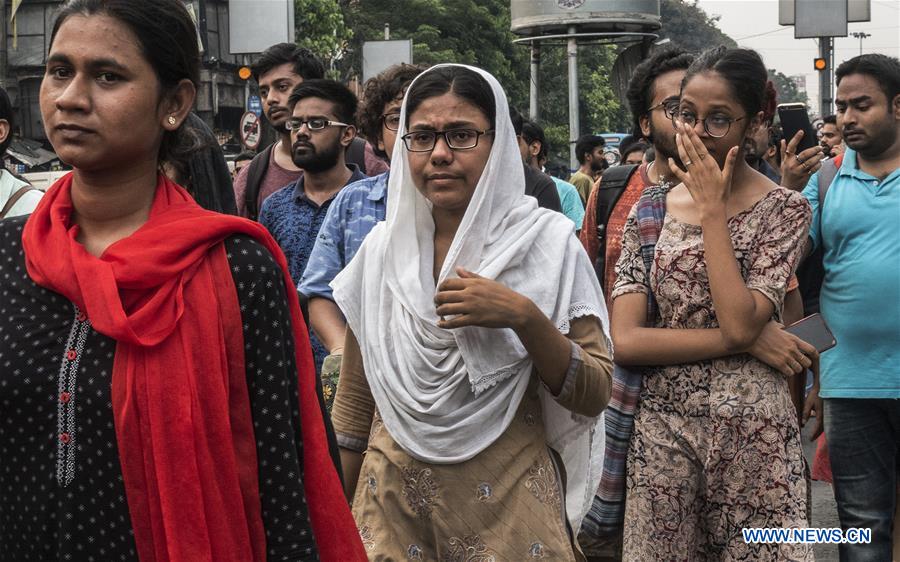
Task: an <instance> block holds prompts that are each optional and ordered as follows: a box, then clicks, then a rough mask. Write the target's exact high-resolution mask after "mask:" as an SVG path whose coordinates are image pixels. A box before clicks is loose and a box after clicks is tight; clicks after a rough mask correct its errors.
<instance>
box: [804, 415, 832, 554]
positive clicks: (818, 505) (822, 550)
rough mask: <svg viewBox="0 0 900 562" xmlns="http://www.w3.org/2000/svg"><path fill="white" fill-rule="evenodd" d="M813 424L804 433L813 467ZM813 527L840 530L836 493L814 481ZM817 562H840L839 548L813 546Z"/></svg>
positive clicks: (830, 545)
mask: <svg viewBox="0 0 900 562" xmlns="http://www.w3.org/2000/svg"><path fill="white" fill-rule="evenodd" d="M811 426H812V424H811V423H807V424H806V428H805V430H804V432H803V452H804V454H806V460H807V461H808V462H809V464H810V467H812V460H813V455H814V454H815V452H816V444H815V443H812V442H810V441H809V433H810V430H811ZM811 526H812V527H825V528H828V529H831V528H840V526H841V524H840V521H838V515H837V506H836V505H835V503H834V492H833V491H832V489H831V484H828V483H827V482H817V481H815V480H813V481H812V525H811ZM813 553H814V554H815V556H816V562H838V547H837V545H834V544H817V545H813Z"/></svg>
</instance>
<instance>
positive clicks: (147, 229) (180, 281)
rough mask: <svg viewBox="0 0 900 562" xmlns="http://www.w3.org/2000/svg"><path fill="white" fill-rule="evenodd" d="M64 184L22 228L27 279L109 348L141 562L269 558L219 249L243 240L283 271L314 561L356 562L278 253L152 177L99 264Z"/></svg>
mask: <svg viewBox="0 0 900 562" xmlns="http://www.w3.org/2000/svg"><path fill="white" fill-rule="evenodd" d="M72 178H73V176H72V175H71V174H70V175H67V176H65V177H64V178H62V179H60V180H59V181H58V182H56V184H54V185H53V187H51V188H50V189H49V190H48V192H47V194H46V196H45V197H44V198H43V199H42V201H41V203H40V205H39V206H38V208H37V209H36V210H35V211H34V213H33V214H32V215H31V217H30V218H29V220H28V222H27V224H26V225H25V230H24V233H23V236H22V242H23V246H24V249H25V256H26V265H27V268H28V273H29V275H30V276H31V278H32V279H33V280H34V281H35V282H36V283H37V284H39V285H41V286H43V287H46V288H48V289H50V290H52V291H55V292H58V293H60V294H62V295H63V296H65V297H66V298H68V299H69V300H71V301H72V302H73V303H75V304H76V305H77V306H78V307H79V308H80V309H81V310H82V311H84V312H85V313H86V314H87V315H88V317H89V318H90V319H91V323H92V325H93V326H94V328H95V329H96V330H97V331H98V332H100V333H102V334H104V335H107V336H109V337H111V338H113V339H115V340H116V341H117V346H116V355H115V360H114V366H113V376H112V403H113V414H114V418H115V426H116V439H117V442H118V446H119V460H120V463H121V466H122V473H123V477H124V482H125V490H126V495H127V499H128V509H129V512H130V514H131V520H132V525H133V528H134V533H135V542H136V544H137V548H138V553H139V555H140V558H141V560H143V561H145V562H146V561H155V562H168V561H171V562H195V561H201V560H215V561H217V562H218V561H221V560H235V561H237V560H241V561H246V560H255V561H263V560H265V557H266V550H265V532H264V529H263V525H262V518H261V514H260V510H261V507H260V501H259V489H258V475H257V459H256V443H255V438H254V434H253V424H252V419H251V416H250V402H249V397H248V394H247V384H246V373H245V368H244V355H243V350H244V343H243V334H242V327H241V326H242V321H241V314H240V307H239V304H238V300H237V292H236V289H235V287H234V283H233V280H232V276H231V270H230V268H229V264H228V260H227V257H226V255H225V249H224V245H223V244H222V242H223V240H224V239H225V238H227V237H229V236H233V235H236V234H245V235H248V236H250V237H252V238H254V239H255V240H257V241H258V242H259V243H261V244H262V245H263V246H265V247H266V248H267V249H268V250H269V251H270V252H271V253H272V255H273V256H274V258H275V260H276V262H277V263H278V265H279V266H280V267H281V269H282V271H284V281H285V292H286V294H287V299H288V306H289V308H290V314H291V321H292V324H293V330H294V338H295V349H296V362H297V371H298V388H299V395H300V396H299V404H300V414H301V424H302V436H303V471H304V474H303V476H304V487H305V491H306V499H307V503H308V506H309V513H310V519H311V522H312V527H313V533H314V536H315V539H316V543H317V545H318V547H319V552H320V556H321V559H322V560H325V561H341V562H343V561H355V560H365V559H366V555H365V552H364V550H363V547H362V544H361V542H360V539H359V534H358V532H357V530H356V526H355V524H354V522H353V518H352V516H351V514H350V510H349V508H348V506H347V503H346V501H344V496H343V491H342V489H341V484H340V480H339V478H338V475H337V471H336V470H335V468H334V464H333V463H332V461H331V458H330V456H329V451H328V442H327V438H326V434H325V424H324V420H323V417H322V415H323V413H322V409H321V407H320V403H319V400H318V396H317V393H316V379H315V377H316V374H315V369H314V367H313V360H312V353H311V350H310V346H309V336H308V333H307V331H306V328H305V324H304V322H303V318H302V316H301V314H300V307H299V302H298V298H297V292H296V290H295V288H294V284H293V282H292V281H291V279H290V275H289V274H288V268H287V263H286V261H285V258H284V255H283V254H282V252H281V250H280V249H279V247H278V245H277V244H276V243H275V241H274V240H273V239H272V237H271V236H270V235H269V234H268V232H267V231H266V230H265V228H263V227H262V226H260V225H259V224H257V223H254V222H251V221H248V220H245V219H240V218H237V217H232V216H227V215H221V214H218V213H212V212H209V211H205V210H203V209H202V208H200V206H199V205H197V204H196V203H195V202H194V201H193V199H191V197H190V195H188V193H187V192H186V191H184V190H183V189H182V188H180V187H179V186H177V185H175V184H174V183H172V182H171V181H169V180H168V179H166V178H165V177H164V176H162V175H161V176H160V177H159V182H158V185H157V189H156V195H155V198H154V201H153V206H152V208H151V211H150V217H149V220H148V221H147V222H146V223H145V224H144V225H143V226H142V227H141V228H140V229H138V230H137V231H136V232H135V233H134V234H132V235H131V236H128V237H126V238H124V239H122V240H120V241H118V242H116V243H115V244H112V245H111V246H110V247H109V248H107V250H106V251H105V252H104V253H103V255H102V256H101V257H99V258H97V257H95V256H92V255H90V254H88V253H87V252H86V251H85V249H84V247H83V246H82V245H81V244H79V243H78V242H77V241H76V237H77V235H78V227H77V226H76V225H72V224H71V221H70V218H71V214H72V210H73V208H72V199H71V187H72Z"/></svg>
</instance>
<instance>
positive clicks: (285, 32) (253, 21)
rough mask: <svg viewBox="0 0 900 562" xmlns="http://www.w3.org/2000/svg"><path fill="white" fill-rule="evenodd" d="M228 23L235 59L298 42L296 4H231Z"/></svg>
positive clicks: (263, 0) (238, 0)
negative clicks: (295, 20) (281, 44)
mask: <svg viewBox="0 0 900 562" xmlns="http://www.w3.org/2000/svg"><path fill="white" fill-rule="evenodd" d="M228 20H229V25H228V39H229V46H230V49H231V54H233V55H238V54H253V53H261V52H263V51H265V50H266V49H267V48H269V47H271V46H272V45H274V44H276V43H293V42H294V0H228Z"/></svg>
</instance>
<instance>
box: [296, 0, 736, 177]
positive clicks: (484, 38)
mask: <svg viewBox="0 0 900 562" xmlns="http://www.w3.org/2000/svg"><path fill="white" fill-rule="evenodd" d="M295 2H296V6H297V22H298V35H297V37H298V43H300V44H302V45H306V46H308V47H310V48H311V49H313V50H314V51H315V52H318V53H320V54H323V55H325V56H326V57H330V60H332V61H335V60H336V61H337V63H336V65H333V67H335V66H336V70H337V71H338V72H339V73H340V76H341V77H342V78H343V79H349V78H352V77H354V76H359V75H360V74H362V45H363V42H365V41H378V40H382V39H384V26H385V24H389V25H390V32H391V39H411V40H412V42H413V60H414V62H416V63H425V64H436V63H441V62H459V63H466V64H472V65H476V66H479V67H481V68H484V69H485V70H487V71H488V72H490V73H491V74H493V75H494V76H496V77H497V79H498V80H499V81H500V83H501V84H502V85H503V87H504V89H505V90H506V93H507V96H508V97H509V100H510V103H511V104H512V105H514V106H515V107H517V108H518V109H519V111H520V112H522V113H523V114H527V112H528V102H529V100H528V90H529V80H530V71H529V66H528V60H529V49H528V47H527V46H526V45H522V44H514V43H513V40H515V39H516V38H517V36H516V35H514V34H513V33H512V32H511V31H510V2H509V0H452V1H448V0H295ZM341 11H342V12H343V17H341V14H340V12H341ZM301 12H303V13H301ZM661 14H662V21H663V29H662V31H661V32H660V35H661V37H668V38H670V39H671V40H672V41H673V42H674V43H676V44H678V45H681V46H683V47H685V48H687V49H689V50H692V51H701V50H703V49H706V48H709V47H712V46H715V45H720V44H724V45H728V46H735V42H734V41H733V40H732V39H731V38H730V37H728V36H727V35H725V34H724V33H722V31H721V30H719V29H718V27H717V25H716V21H717V18H716V17H711V16H709V15H707V14H706V13H705V12H704V11H703V10H702V9H701V8H700V7H698V6H697V5H696V2H691V1H685V0H661ZM304 29H306V30H308V31H307V32H306V33H304V32H303V31H302V30H304ZM313 29H316V30H317V31H315V32H312V31H311V30H313ZM350 30H352V33H351V31H350ZM618 52H619V50H618V49H617V48H616V47H613V46H602V45H583V46H580V47H579V53H578V54H579V92H580V96H579V98H580V102H579V111H580V117H581V123H580V130H581V132H582V133H583V134H584V133H599V132H606V131H628V130H629V127H630V125H629V123H630V119H629V116H628V111H627V109H626V104H625V100H619V99H618V97H617V96H616V94H615V92H614V91H613V88H612V85H611V83H610V79H609V76H610V72H611V70H612V67H613V64H614V62H615V60H616V56H617V55H618ZM567 76H568V74H567V64H566V49H565V46H563V45H559V44H557V45H549V44H548V45H545V46H544V47H543V48H542V64H541V75H540V97H541V101H540V123H541V125H542V126H543V127H544V130H545V133H546V135H547V138H548V140H549V142H550V147H551V161H554V162H557V163H560V162H566V163H567V162H568V159H569V156H568V155H569V125H568V123H569V117H568V80H567Z"/></svg>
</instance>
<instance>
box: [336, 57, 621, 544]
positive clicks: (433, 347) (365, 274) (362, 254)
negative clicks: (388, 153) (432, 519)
mask: <svg viewBox="0 0 900 562" xmlns="http://www.w3.org/2000/svg"><path fill="white" fill-rule="evenodd" d="M446 66H458V65H437V66H434V67H432V68H431V69H430V70H427V71H425V73H423V75H424V74H426V73H428V72H432V71H434V70H435V69H438V68H442V67H446ZM465 68H468V69H469V70H472V71H474V72H477V73H478V74H480V75H481V76H483V77H484V78H485V80H487V82H488V84H490V86H491V88H492V90H493V94H494V99H495V104H496V115H497V118H496V124H495V127H494V129H495V133H494V141H493V147H492V149H491V154H490V157H489V158H488V161H487V164H486V166H485V169H484V172H483V173H482V175H481V179H480V180H479V181H478V185H477V186H476V188H475V192H474V194H473V195H472V199H471V201H470V202H469V206H468V208H467V209H466V212H465V215H464V216H463V219H462V222H461V224H460V225H459V229H458V230H457V232H456V235H455V237H454V238H453V242H452V244H451V246H450V250H449V252H448V254H447V257H446V259H445V260H444V264H443V266H442V268H441V272H440V276H439V278H438V283H437V284H438V285H439V284H440V283H441V282H442V281H443V280H444V279H447V278H449V277H452V276H455V273H454V272H455V270H456V268H457V267H458V266H461V267H464V268H465V269H467V270H469V271H473V272H475V273H477V274H479V275H481V276H483V277H486V278H489V279H494V280H496V281H498V282H500V283H502V284H504V285H505V286H507V287H509V288H510V289H512V290H514V291H516V292H518V293H520V294H522V295H524V296H526V297H528V298H529V299H531V300H532V301H534V303H535V304H536V305H537V306H538V308H540V310H541V311H542V312H543V313H544V314H546V315H547V317H548V318H550V319H551V320H552V321H553V323H554V324H555V325H556V326H557V327H558V328H559V330H560V331H561V332H562V333H563V334H565V333H567V332H568V330H569V321H570V320H572V319H574V318H578V317H581V316H588V315H590V316H595V317H597V318H598V319H599V320H600V322H601V324H602V326H603V331H604V334H605V335H606V338H607V341H609V333H608V329H607V326H608V325H609V320H608V317H607V312H606V305H605V304H604V300H603V294H602V291H601V289H600V286H599V284H598V283H597V278H596V275H595V273H594V270H593V268H592V267H591V264H590V260H589V258H588V256H587V254H586V253H585V252H584V250H583V248H582V247H581V244H580V243H579V242H578V240H577V239H576V238H575V235H574V232H573V226H572V222H571V221H569V220H568V219H567V218H566V217H565V216H564V215H562V214H560V213H556V212H554V211H549V210H546V209H540V208H538V206H537V201H536V200H535V199H534V198H533V197H528V196H526V195H525V176H524V171H523V166H522V157H521V154H520V152H519V148H518V144H517V141H516V136H515V132H514V131H513V127H512V122H511V120H510V118H509V107H508V105H507V101H506V95H505V94H504V92H503V89H502V88H501V86H500V84H499V83H498V82H497V80H496V79H495V78H494V77H493V76H491V75H490V74H488V73H487V72H485V71H483V70H481V69H478V68H473V67H465ZM418 79H421V75H420V77H419V78H418ZM418 79H417V80H418ZM414 90H415V82H413V84H412V85H411V86H410V87H409V89H408V90H407V91H414ZM407 97H408V96H407ZM406 105H407V100H406V99H404V101H403V108H402V110H401V115H400V130H399V131H397V138H398V142H397V143H396V144H395V146H394V152H393V155H392V158H391V162H392V166H391V168H392V169H391V177H390V180H389V181H390V183H389V184H388V193H389V196H388V206H387V218H386V221H385V222H383V223H379V224H378V225H377V226H376V227H375V228H374V229H373V230H372V232H371V233H370V234H369V235H368V237H367V238H366V239H365V241H364V242H363V244H362V247H361V248H360V250H359V252H358V253H357V254H356V256H355V257H354V259H353V260H352V261H351V262H350V264H349V265H348V266H347V267H346V268H345V269H344V270H343V271H342V272H341V273H340V274H339V275H338V276H337V277H336V278H335V280H334V281H333V282H332V284H331V286H332V288H333V289H334V297H335V301H336V302H337V304H338V305H339V306H340V308H341V310H342V311H343V313H344V314H345V316H346V318H347V323H348V325H349V327H350V329H351V330H352V331H353V333H354V334H355V335H356V338H357V340H358V341H359V344H360V349H361V351H362V357H363V365H364V367H365V371H366V377H367V379H368V381H369V386H370V388H371V390H372V396H373V397H374V399H375V403H376V405H377V406H378V410H379V412H380V414H381V417H382V419H383V420H384V425H385V427H386V428H387V430H388V432H389V433H390V435H391V437H393V438H394V440H395V441H396V442H397V444H398V445H400V446H401V447H402V448H403V449H404V450H405V451H406V452H407V453H409V454H410V455H411V456H412V457H414V458H416V459H419V460H421V461H423V462H428V463H435V464H450V463H459V462H463V461H466V460H468V459H471V458H472V457H474V456H475V455H477V454H478V453H480V452H481V451H483V450H484V449H486V448H487V447H488V446H490V445H491V444H492V443H493V442H494V441H496V440H497V439H498V438H499V437H500V436H501V435H502V434H503V433H504V432H505V431H506V429H507V427H509V424H510V422H511V421H512V418H513V416H514V415H515V414H516V411H517V410H518V408H519V405H520V403H521V400H522V396H523V394H524V393H525V390H526V388H527V386H528V382H529V378H530V377H531V373H532V370H533V364H532V361H531V358H530V357H529V355H528V353H527V352H526V351H525V348H524V346H523V345H522V343H521V342H520V341H519V339H518V337H517V336H516V335H515V333H514V332H513V331H512V330H509V329H491V328H478V327H467V328H458V329H454V330H445V329H441V328H438V327H437V322H438V316H437V313H436V312H435V303H434V296H435V286H436V284H435V282H434V278H433V273H432V272H433V263H434V221H433V219H432V215H431V204H430V203H429V202H428V200H427V199H425V197H424V196H422V195H421V193H420V192H419V191H418V190H417V189H416V186H415V184H414V183H413V180H412V175H411V173H410V169H409V158H408V154H407V151H406V149H405V146H404V145H403V142H402V141H400V137H402V136H403V135H404V134H405V132H406V125H405V124H406V112H407V109H406ZM484 141H485V140H484V139H481V142H484ZM541 403H542V408H543V417H544V426H545V432H546V436H547V443H548V444H549V445H550V446H552V447H553V448H554V449H555V450H556V451H557V452H558V453H560V455H561V458H562V459H563V463H564V465H565V469H566V478H567V480H566V482H567V485H566V512H567V515H568V518H569V521H570V523H571V524H572V528H573V529H576V530H577V529H578V528H579V527H580V525H581V520H582V518H583V517H584V515H585V513H587V510H588V509H589V507H590V503H591V500H592V498H593V495H594V492H595V490H596V487H597V484H598V482H599V479H600V471H601V467H602V463H603V446H604V433H605V432H604V417H603V415H602V414H601V415H600V416H598V417H596V418H588V417H584V416H579V415H576V414H574V413H573V412H571V411H569V410H566V409H564V408H563V407H562V406H560V405H559V404H557V403H556V401H555V400H554V399H553V398H552V396H550V394H549V393H548V392H547V391H546V390H545V387H544V386H543V385H542V386H541Z"/></svg>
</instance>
